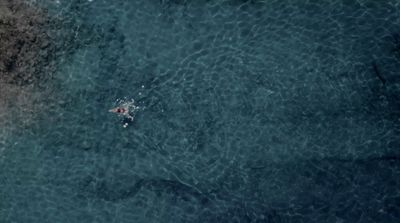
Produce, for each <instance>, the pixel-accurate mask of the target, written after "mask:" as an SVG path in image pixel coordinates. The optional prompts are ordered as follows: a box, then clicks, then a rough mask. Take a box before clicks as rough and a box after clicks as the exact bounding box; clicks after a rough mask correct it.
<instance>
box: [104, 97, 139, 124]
mask: <svg viewBox="0 0 400 223" xmlns="http://www.w3.org/2000/svg"><path fill="white" fill-rule="evenodd" d="M117 102H119V105H118V106H117V107H115V108H113V109H110V110H109V112H112V113H115V114H118V115H119V116H122V117H123V118H124V121H123V122H124V125H123V127H124V128H126V127H127V126H128V123H130V122H132V121H133V120H134V116H135V112H136V111H137V110H138V109H139V107H138V106H136V105H135V104H134V103H135V101H134V100H130V101H126V100H117Z"/></svg>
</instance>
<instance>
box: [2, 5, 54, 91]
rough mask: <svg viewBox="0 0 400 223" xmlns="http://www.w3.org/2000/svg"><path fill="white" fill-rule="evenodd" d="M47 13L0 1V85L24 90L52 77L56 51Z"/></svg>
mask: <svg viewBox="0 0 400 223" xmlns="http://www.w3.org/2000/svg"><path fill="white" fill-rule="evenodd" d="M49 22H50V19H49V17H48V16H47V13H46V12H45V11H44V10H42V9H39V8H36V7H34V6H32V5H28V4H27V3H25V2H22V1H20V0H0V42H1V43H2V44H1V45H0V52H1V53H0V82H3V83H9V84H15V85H18V86H23V85H27V84H32V83H34V82H35V81H37V80H39V79H42V78H45V77H46V76H49V75H50V74H51V72H50V70H51V69H52V68H53V67H52V66H48V64H49V61H50V60H51V59H52V58H51V57H52V54H53V52H54V50H55V45H54V44H52V39H51V38H50V36H49V33H48V32H47V31H46V25H47V24H49Z"/></svg>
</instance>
